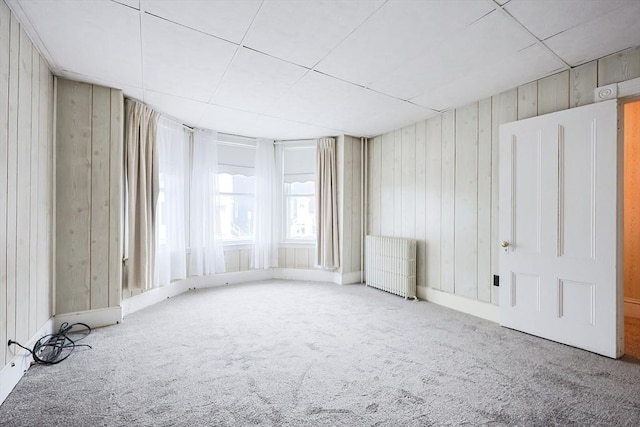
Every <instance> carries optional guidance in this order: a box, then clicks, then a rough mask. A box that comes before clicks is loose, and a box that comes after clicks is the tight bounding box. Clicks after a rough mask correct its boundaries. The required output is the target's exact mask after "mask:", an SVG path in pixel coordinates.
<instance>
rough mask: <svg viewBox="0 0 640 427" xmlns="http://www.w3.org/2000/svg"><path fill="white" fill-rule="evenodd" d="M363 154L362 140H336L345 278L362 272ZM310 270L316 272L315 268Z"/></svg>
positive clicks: (350, 138)
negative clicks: (349, 274)
mask: <svg viewBox="0 0 640 427" xmlns="http://www.w3.org/2000/svg"><path fill="white" fill-rule="evenodd" d="M361 154H362V144H361V143H360V138H354V137H351V136H346V135H342V136H339V137H338V138H337V140H336V163H337V165H336V166H337V172H338V173H337V175H338V176H337V180H338V236H339V240H340V245H339V247H340V249H339V250H340V268H339V270H338V271H339V272H340V273H343V274H346V273H353V272H357V271H360V270H361V269H362V267H361V265H360V251H361V246H360V243H361V235H362V231H361V221H362V220H361V217H362V215H361V212H362V207H361V199H362V196H361V188H360V187H361V186H360V175H361V170H362V166H361V165H362V160H361ZM310 268H313V264H311V267H310Z"/></svg>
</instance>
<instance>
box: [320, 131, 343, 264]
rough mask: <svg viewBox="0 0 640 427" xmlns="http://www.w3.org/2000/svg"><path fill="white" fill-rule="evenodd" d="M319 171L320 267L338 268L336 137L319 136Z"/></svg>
mask: <svg viewBox="0 0 640 427" xmlns="http://www.w3.org/2000/svg"><path fill="white" fill-rule="evenodd" d="M316 174H317V180H316V233H317V240H316V258H317V259H316V262H317V264H318V266H319V267H322V268H326V269H336V268H338V267H339V266H340V257H339V255H340V254H339V246H338V183H337V181H336V176H337V172H336V140H335V139H333V138H321V139H319V140H318V148H317V155H316Z"/></svg>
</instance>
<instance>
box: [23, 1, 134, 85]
mask: <svg viewBox="0 0 640 427" xmlns="http://www.w3.org/2000/svg"><path fill="white" fill-rule="evenodd" d="M20 5H21V7H22V9H23V10H24V12H25V13H26V15H27V16H28V19H29V21H30V24H32V25H33V27H34V28H35V29H36V31H35V32H36V33H37V34H38V36H39V38H40V40H41V41H42V44H43V45H44V46H45V47H46V50H47V51H48V52H49V53H50V55H51V57H52V58H53V59H54V61H55V63H56V64H57V66H58V67H60V68H61V69H64V70H69V71H73V72H75V73H79V74H82V75H85V76H92V77H95V78H99V79H103V80H107V81H113V82H120V83H124V84H128V85H131V86H141V85H142V68H141V63H142V61H141V56H140V51H141V50H140V18H139V12H138V11H136V10H134V9H132V8H130V7H126V6H123V5H121V4H119V3H115V2H112V1H108V0H102V1H92V2H79V1H74V0H32V1H22V2H20Z"/></svg>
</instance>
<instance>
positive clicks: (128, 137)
mask: <svg viewBox="0 0 640 427" xmlns="http://www.w3.org/2000/svg"><path fill="white" fill-rule="evenodd" d="M158 118H159V114H158V113H157V112H155V111H153V110H152V109H151V108H149V107H147V106H146V105H144V104H141V103H139V102H136V101H133V100H131V99H127V100H125V171H126V180H127V185H126V190H127V197H126V208H127V217H126V218H127V234H128V240H127V253H128V259H129V261H128V273H127V281H126V282H125V283H124V284H123V285H124V287H125V288H126V289H142V290H147V289H150V288H151V287H152V286H153V283H154V279H153V276H154V260H155V214H156V200H157V197H158V153H157V150H156V143H157V141H156V139H157V125H158Z"/></svg>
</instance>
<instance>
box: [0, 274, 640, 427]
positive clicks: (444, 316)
mask: <svg viewBox="0 0 640 427" xmlns="http://www.w3.org/2000/svg"><path fill="white" fill-rule="evenodd" d="M87 341H88V342H89V343H90V344H92V345H93V349H92V350H84V351H78V352H76V353H74V354H73V355H72V356H71V357H70V358H69V359H67V360H66V361H65V362H63V363H61V364H59V365H56V366H50V367H46V366H35V367H34V368H32V369H31V370H29V372H28V373H27V375H26V376H25V377H24V378H23V380H22V381H21V382H20V383H19V384H18V386H17V387H16V389H15V390H14V392H13V393H12V394H11V395H10V396H9V397H8V398H7V400H6V401H5V403H4V404H3V405H2V406H1V407H0V425H7V426H36V425H46V426H172V425H180V426H201V425H212V426H249V425H265V426H267V425H274V426H316V425H321V426H322V425H326V426H374V425H376V426H429V425H521V426H552V425H561V426H568V425H578V426H590V425H610V426H638V425H640V363H639V362H638V361H637V360H636V359H631V358H625V359H623V360H618V361H616V360H611V359H607V358H605V357H602V356H598V355H595V354H592V353H588V352H585V351H582V350H577V349H574V348H571V347H567V346H564V345H560V344H556V343H553V342H550V341H546V340H542V339H539V338H535V337H532V336H529V335H526V334H522V333H519V332H515V331H512V330H508V329H504V328H501V327H500V326H499V325H497V324H494V323H491V322H488V321H484V320H481V319H478V318H475V317H472V316H468V315H465V314H462V313H459V312H456V311H453V310H449V309H446V308H443V307H440V306H437V305H434V304H430V303H427V302H412V301H405V300H404V299H402V298H399V297H396V296H393V295H390V294H386V293H384V292H381V291H377V290H373V289H370V288H365V287H363V286H337V285H332V284H318V283H301V282H278V281H271V282H262V283H253V284H245V285H235V286H226V287H221V288H213V289H203V290H195V291H190V292H188V293H186V294H183V295H180V296H178V297H175V298H173V299H171V300H168V301H165V302H163V303H161V304H157V305H155V306H153V307H150V308H148V309H146V310H143V311H140V312H138V313H135V314H132V315H130V316H128V317H127V318H126V319H125V321H124V323H123V324H122V325H118V326H113V327H108V328H102V329H98V330H95V331H94V332H93V333H92V334H91V335H90V336H89V338H87Z"/></svg>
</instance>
